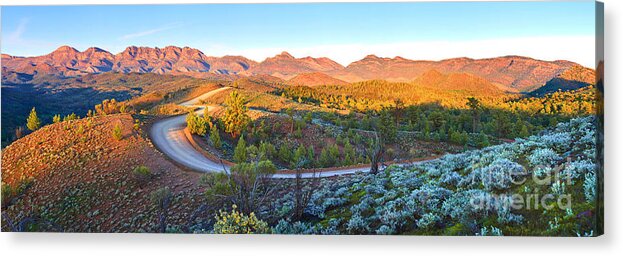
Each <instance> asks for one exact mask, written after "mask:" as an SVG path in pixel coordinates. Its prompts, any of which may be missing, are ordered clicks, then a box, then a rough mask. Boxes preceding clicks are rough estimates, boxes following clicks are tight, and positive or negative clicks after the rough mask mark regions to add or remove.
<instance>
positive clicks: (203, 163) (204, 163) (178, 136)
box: [149, 87, 231, 172]
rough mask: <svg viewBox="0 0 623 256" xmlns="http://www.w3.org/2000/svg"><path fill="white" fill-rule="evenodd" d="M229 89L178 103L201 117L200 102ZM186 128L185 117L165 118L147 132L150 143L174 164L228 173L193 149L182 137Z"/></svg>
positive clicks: (211, 108)
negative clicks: (193, 110) (191, 109)
mask: <svg viewBox="0 0 623 256" xmlns="http://www.w3.org/2000/svg"><path fill="white" fill-rule="evenodd" d="M230 88H231V87H222V88H218V89H216V90H212V91H209V92H207V93H204V94H202V95H201V96H199V97H197V98H194V99H192V100H189V101H186V102H183V103H180V104H179V105H181V106H184V107H191V108H192V107H195V108H198V110H196V111H195V113H197V114H198V115H203V110H204V109H205V108H206V106H202V105H199V103H200V102H201V100H203V99H206V98H208V97H210V96H212V95H214V94H216V93H218V92H221V91H225V90H228V89H230ZM207 108H208V111H213V110H214V107H213V106H207ZM185 128H186V115H179V116H174V117H171V118H166V119H163V120H160V121H158V122H156V123H154V124H153V125H152V127H151V130H150V131H149V136H150V137H151V141H152V142H153V143H154V144H155V145H156V147H158V149H160V151H162V153H164V154H165V155H167V156H169V157H170V158H171V159H173V160H174V161H175V162H177V163H179V164H182V165H184V166H186V167H188V168H190V169H193V170H197V171H200V172H222V171H223V168H225V169H226V170H228V171H229V167H228V166H223V165H222V164H221V163H217V162H215V161H212V160H211V159H209V158H207V157H205V156H204V155H202V154H201V153H200V152H197V150H195V148H193V146H192V144H190V141H188V139H187V138H186V136H185V135H184V129H185Z"/></svg>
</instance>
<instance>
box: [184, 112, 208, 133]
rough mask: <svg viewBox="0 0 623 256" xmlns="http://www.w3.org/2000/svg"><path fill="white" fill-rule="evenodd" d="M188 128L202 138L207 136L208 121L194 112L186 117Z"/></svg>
mask: <svg viewBox="0 0 623 256" xmlns="http://www.w3.org/2000/svg"><path fill="white" fill-rule="evenodd" d="M186 126H187V127H188V130H189V131H190V133H192V134H197V135H201V136H205V134H206V132H207V129H208V128H207V123H206V120H205V119H204V118H202V117H200V116H198V115H197V114H195V112H192V111H191V112H189V113H188V115H187V116H186Z"/></svg>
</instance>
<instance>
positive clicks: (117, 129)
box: [112, 124, 123, 140]
mask: <svg viewBox="0 0 623 256" xmlns="http://www.w3.org/2000/svg"><path fill="white" fill-rule="evenodd" d="M112 137H113V138H115V140H121V139H122V138H123V134H122V132H121V126H120V125H119V124H116V125H115V128H113V129H112Z"/></svg>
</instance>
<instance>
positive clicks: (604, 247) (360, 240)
mask: <svg viewBox="0 0 623 256" xmlns="http://www.w3.org/2000/svg"><path fill="white" fill-rule="evenodd" d="M183 2H184V3H214V2H216V3H218V2H221V3H222V2H239V3H242V2H244V3H260V2H267V1H252V0H247V1H205V0H203V1H201V0H183ZM269 2H275V1H269ZM277 2H310V1H299V0H287V1H285V0H283V1H277ZM315 2H327V1H322V0H319V1H315ZM340 2H353V1H348V0H346V1H344V0H342V1H340ZM359 2H361V1H359ZM603 2H605V8H606V11H605V16H606V22H605V24H606V40H605V44H606V65H605V67H606V71H605V73H606V78H605V84H606V93H607V94H606V116H607V118H606V139H607V142H606V180H605V183H606V192H605V196H606V235H604V236H601V237H598V238H589V239H578V238H524V237H506V238H492V237H490V238H480V237H414V236H408V237H407V236H392V237H385V236H271V235H259V236H216V235H158V234H18V233H2V234H0V250H1V252H2V254H3V255H29V254H37V255H57V254H60V255H107V256H110V255H271V256H273V255H288V256H293V255H296V256H303V255H315V256H318V255H323V256H324V255H476V254H478V255H522V256H526V255H545V254H547V255H583V256H586V255H613V254H615V253H617V254H619V255H620V253H621V252H623V243H622V240H623V239H621V238H622V236H621V231H622V230H623V227H622V225H621V224H622V223H623V222H622V221H621V219H622V218H623V215H622V214H621V213H622V211H621V199H620V198H621V197H620V196H621V195H622V194H621V192H622V189H623V186H621V185H620V184H618V183H619V182H623V180H622V179H621V173H620V172H621V171H622V170H623V168H621V167H623V162H622V161H623V158H621V157H620V155H621V152H622V151H621V150H620V148H621V146H620V145H623V136H622V135H621V133H620V132H619V131H623V123H622V121H621V118H620V115H618V116H617V115H614V114H611V113H616V111H617V110H621V111H623V100H619V99H621V98H622V97H623V94H622V90H623V89H622V87H621V86H623V83H622V82H621V81H620V78H621V75H620V74H621V72H619V71H620V70H621V68H622V67H620V65H619V62H618V60H620V59H621V55H620V52H618V50H617V49H616V48H615V46H616V45H621V40H620V39H621V34H620V33H617V32H621V30H618V31H617V30H615V29H614V28H620V27H623V24H622V22H621V19H622V18H621V17H623V15H622V12H623V7H622V6H623V4H621V2H622V1H620V0H603ZM89 3H90V4H104V3H105V4H156V3H174V1H170V0H169V1H167V0H123V1H122V0H108V1H105V0H95V1H90V2H89ZM0 4H2V5H32V4H55V5H59V4H85V3H84V0H82V1H80V0H47V1H45V0H2V1H0ZM614 131H617V132H614ZM617 148H618V149H619V150H618V151H617Z"/></svg>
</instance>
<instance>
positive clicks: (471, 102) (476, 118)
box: [467, 97, 482, 132]
mask: <svg viewBox="0 0 623 256" xmlns="http://www.w3.org/2000/svg"><path fill="white" fill-rule="evenodd" d="M467 107H469V108H470V109H471V110H472V132H478V123H479V122H480V112H481V110H482V104H480V101H479V100H478V99H476V98H474V97H469V98H467Z"/></svg>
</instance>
